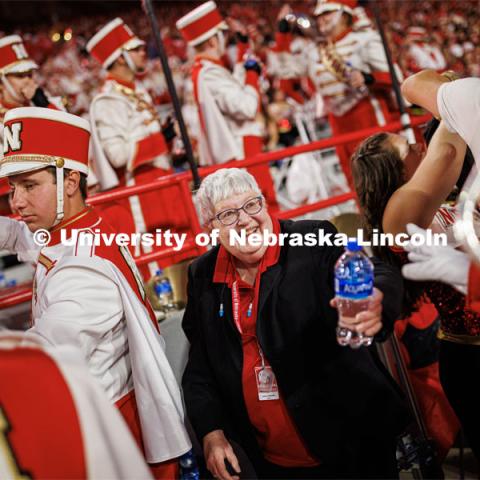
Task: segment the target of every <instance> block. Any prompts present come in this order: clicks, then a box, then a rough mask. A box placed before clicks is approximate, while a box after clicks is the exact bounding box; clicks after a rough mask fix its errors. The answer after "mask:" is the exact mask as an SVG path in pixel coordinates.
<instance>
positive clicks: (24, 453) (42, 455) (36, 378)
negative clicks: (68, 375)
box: [0, 347, 87, 479]
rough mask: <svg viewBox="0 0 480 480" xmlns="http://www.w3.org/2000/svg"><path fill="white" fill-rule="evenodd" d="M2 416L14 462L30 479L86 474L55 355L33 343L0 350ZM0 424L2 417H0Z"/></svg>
mask: <svg viewBox="0 0 480 480" xmlns="http://www.w3.org/2000/svg"><path fill="white" fill-rule="evenodd" d="M0 378H1V382H0V399H1V401H0V403H1V405H0V407H1V408H0V417H1V416H3V417H4V419H6V421H7V423H8V427H7V429H8V430H7V432H3V431H0V436H2V435H4V434H5V436H6V439H7V442H8V444H9V445H10V449H11V454H12V455H13V456H14V459H15V463H16V465H17V466H18V468H19V469H20V470H21V471H23V472H28V478H51V479H61V478H72V479H73V478H87V466H86V464H85V462H86V458H85V450H84V446H83V436H82V431H81V428H80V420H79V418H78V415H77V411H76V407H75V402H74V399H73V397H72V394H71V392H70V390H69V388H68V385H67V383H66V381H65V379H64V377H63V375H62V373H61V371H60V369H59V368H58V366H57V364H56V363H55V361H54V360H52V359H51V358H50V357H49V356H48V355H47V354H46V353H45V352H42V351H41V350H38V349H35V348H25V347H21V348H15V349H13V350H2V351H0ZM0 423H2V422H0Z"/></svg>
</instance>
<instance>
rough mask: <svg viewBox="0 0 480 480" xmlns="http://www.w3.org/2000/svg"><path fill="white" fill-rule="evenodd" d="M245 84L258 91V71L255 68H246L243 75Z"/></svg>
mask: <svg viewBox="0 0 480 480" xmlns="http://www.w3.org/2000/svg"><path fill="white" fill-rule="evenodd" d="M245 85H250V86H251V87H253V88H254V89H255V90H257V92H258V73H257V72H255V70H247V72H246V76H245Z"/></svg>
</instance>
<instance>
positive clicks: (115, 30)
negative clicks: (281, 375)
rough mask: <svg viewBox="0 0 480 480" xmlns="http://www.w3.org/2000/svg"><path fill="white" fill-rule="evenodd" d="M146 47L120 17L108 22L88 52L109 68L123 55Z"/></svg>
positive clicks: (94, 37)
mask: <svg viewBox="0 0 480 480" xmlns="http://www.w3.org/2000/svg"><path fill="white" fill-rule="evenodd" d="M141 45H145V42H144V41H143V40H141V39H140V38H138V37H137V36H136V35H135V34H134V33H133V32H132V31H131V30H130V28H129V27H128V25H127V24H126V23H125V22H124V21H123V20H122V19H121V18H119V17H117V18H115V19H114V20H112V21H110V22H108V23H107V24H106V25H105V26H104V27H102V28H101V29H100V30H99V31H98V32H97V33H96V34H95V35H94V36H93V37H92V38H91V39H90V40H89V41H88V43H87V47H86V48H87V50H88V52H89V53H90V54H91V55H92V57H94V58H95V59H97V60H98V61H99V62H100V63H101V64H102V65H103V67H104V68H108V67H109V66H110V65H111V64H112V63H113V62H114V61H115V60H116V59H117V58H118V57H120V55H122V53H124V52H128V51H129V50H133V49H134V48H137V47H140V46H141Z"/></svg>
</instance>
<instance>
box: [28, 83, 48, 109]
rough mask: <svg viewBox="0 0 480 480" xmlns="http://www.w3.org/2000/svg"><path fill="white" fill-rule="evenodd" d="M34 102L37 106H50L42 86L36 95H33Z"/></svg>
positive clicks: (36, 91)
mask: <svg viewBox="0 0 480 480" xmlns="http://www.w3.org/2000/svg"><path fill="white" fill-rule="evenodd" d="M32 103H33V104H34V105H35V106H36V107H48V105H49V104H50V102H49V101H48V98H47V96H46V95H45V92H44V91H43V90H42V89H41V88H40V87H38V88H37V89H36V90H35V95H34V96H33V97H32Z"/></svg>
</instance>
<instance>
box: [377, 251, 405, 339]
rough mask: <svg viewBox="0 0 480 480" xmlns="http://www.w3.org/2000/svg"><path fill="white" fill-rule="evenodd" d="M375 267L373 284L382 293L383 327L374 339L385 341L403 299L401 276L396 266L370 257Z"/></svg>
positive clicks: (398, 315) (390, 331) (399, 311)
mask: <svg viewBox="0 0 480 480" xmlns="http://www.w3.org/2000/svg"><path fill="white" fill-rule="evenodd" d="M371 260H372V262H373V265H374V268H375V279H374V282H373V283H374V285H375V287H377V288H378V289H379V290H380V291H381V292H382V293H383V302H382V305H383V314H382V323H383V327H382V329H381V330H380V332H378V333H377V335H375V340H376V341H379V342H383V341H385V340H386V339H387V338H388V337H389V336H390V334H391V333H392V331H393V326H394V324H395V321H396V320H398V318H400V313H401V310H402V300H403V278H402V275H401V273H400V271H399V270H398V268H396V267H394V266H393V265H387V264H386V263H384V262H382V261H380V260H378V259H377V258H371Z"/></svg>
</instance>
